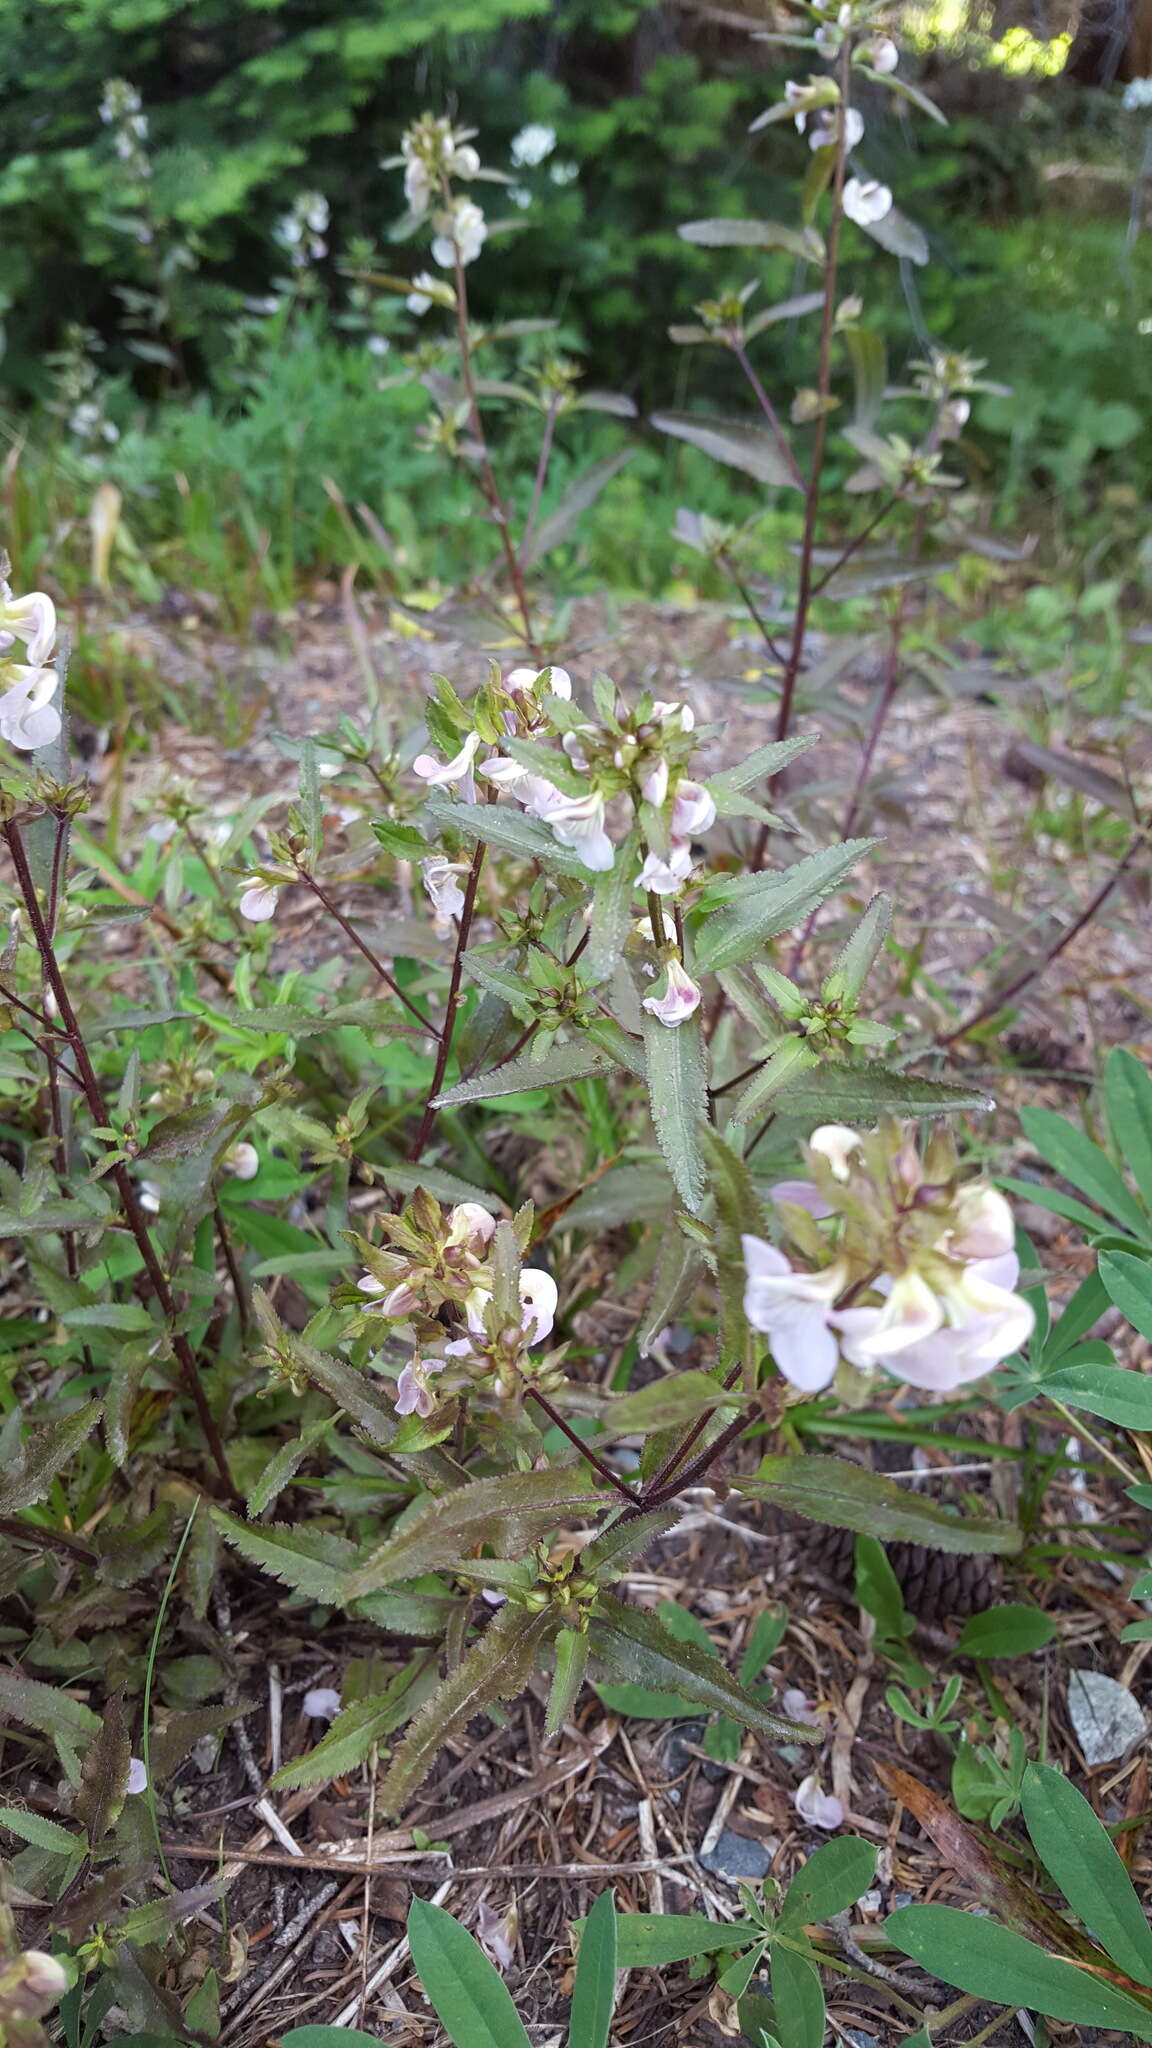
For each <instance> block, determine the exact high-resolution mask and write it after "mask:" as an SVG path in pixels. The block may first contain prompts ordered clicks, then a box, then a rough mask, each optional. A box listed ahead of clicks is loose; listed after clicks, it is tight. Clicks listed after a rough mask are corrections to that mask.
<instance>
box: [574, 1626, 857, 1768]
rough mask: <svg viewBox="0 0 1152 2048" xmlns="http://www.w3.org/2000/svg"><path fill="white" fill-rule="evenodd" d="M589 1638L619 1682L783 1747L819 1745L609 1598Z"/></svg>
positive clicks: (686, 1645)
mask: <svg viewBox="0 0 1152 2048" xmlns="http://www.w3.org/2000/svg"><path fill="white" fill-rule="evenodd" d="M590 1634H591V1637H592V1643H593V1647H594V1648H595V1650H596V1651H597V1653H598V1655H599V1656H601V1657H603V1658H604V1659H605V1661H606V1662H607V1663H609V1664H610V1665H611V1666H612V1667H613V1668H614V1669H615V1670H616V1671H618V1672H619V1674H620V1675H621V1677H623V1678H626V1679H629V1680H631V1681H633V1682H634V1683H637V1684H640V1685H645V1686H653V1687H655V1688H656V1689H657V1690H658V1691H662V1692H674V1693H679V1694H680V1695H682V1697H683V1698H685V1699H688V1700H694V1701H695V1702H696V1703H697V1704H698V1705H700V1706H703V1707H708V1708H710V1709H711V1710H712V1711H713V1712H714V1713H721V1714H729V1715H731V1717H732V1719H733V1720H736V1721H739V1722H740V1723H741V1724H742V1726H744V1727H745V1728H754V1729H757V1730H758V1731H759V1732H760V1733H761V1734H763V1735H775V1736H776V1737H777V1739H778V1740H782V1741H785V1742H812V1741H817V1742H818V1741H819V1740H820V1733H819V1730H818V1729H814V1728H808V1727H803V1726H801V1724H800V1723H799V1722H795V1721H788V1720H786V1719H784V1717H783V1716H781V1715H778V1714H773V1713H770V1712H769V1710H768V1708H767V1707H765V1706H764V1705H763V1704H762V1703H761V1701H760V1700H758V1699H757V1698H756V1697H755V1695H754V1694H753V1693H751V1692H749V1691H748V1689H747V1687H745V1686H743V1685H741V1684H740V1681H739V1679H737V1678H733V1677H732V1676H731V1674H730V1673H729V1672H727V1671H726V1670H725V1669H724V1666H723V1665H722V1664H721V1662H720V1660H719V1658H718V1657H716V1656H715V1655H712V1656H709V1655H708V1654H707V1653H706V1652H705V1651H704V1650H702V1649H701V1648H700V1647H699V1646H698V1645H697V1644H696V1643H692V1642H684V1641H681V1640H678V1639H677V1638H676V1637H675V1636H674V1635H672V1634H671V1632H670V1631H669V1630H668V1629H667V1628H666V1627H665V1625H664V1623H663V1622H662V1621H661V1620H659V1619H658V1617H657V1616H656V1615H654V1614H650V1613H649V1612H648V1611H647V1610H646V1609H644V1608H641V1607H625V1606H624V1605H623V1604H622V1603H621V1602H620V1601H619V1600H616V1599H614V1598H613V1597H612V1595H611V1594H610V1593H604V1594H601V1596H600V1602H599V1606H598V1608H597V1611H596V1613H595V1615H594V1616H593V1619H592V1622H591V1626H590Z"/></svg>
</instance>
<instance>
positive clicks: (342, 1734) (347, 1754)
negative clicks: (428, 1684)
mask: <svg viewBox="0 0 1152 2048" xmlns="http://www.w3.org/2000/svg"><path fill="white" fill-rule="evenodd" d="M427 1664H428V1659H427V1653H426V1654H425V1658H424V1660H423V1663H422V1664H421V1663H417V1664H409V1665H406V1666H405V1667H404V1669H403V1670H402V1671H401V1672H399V1673H398V1674H397V1676H396V1677H395V1678H394V1679H393V1681H392V1683H391V1685H389V1686H388V1687H387V1689H386V1690H385V1691H384V1692H382V1693H373V1694H372V1695H371V1696H370V1697H369V1698H368V1699H363V1700H354V1701H353V1702H352V1704H351V1706H347V1707H345V1708H344V1710H343V1712H342V1713H339V1714H337V1716H336V1719H335V1720H334V1721H333V1723H332V1726H331V1727H330V1728H329V1730H328V1732H327V1734H326V1735H324V1736H323V1737H322V1738H321V1740H320V1741H319V1742H318V1743H317V1744H316V1746H315V1748H313V1749H310V1750H309V1751H308V1754H307V1756H301V1757H296V1758H295V1760H294V1761H293V1762H292V1763H290V1764H284V1765H283V1767H282V1768H281V1769H280V1770H278V1771H277V1773H276V1775H275V1777H274V1778H272V1779H270V1781H269V1783H270V1786H271V1789H272V1790H273V1791H274V1792H295V1791H298V1790H299V1789H300V1788H301V1787H302V1786H308V1785H330V1784H331V1782H332V1780H333V1778H342V1777H344V1775H345V1774H346V1772H348V1771H355V1770H358V1769H359V1767H360V1765H361V1764H362V1763H364V1762H365V1761H366V1759H367V1758H368V1757H369V1756H370V1755H371V1753H372V1749H373V1746H374V1744H376V1743H378V1742H382V1741H383V1740H384V1738H385V1737H386V1736H388V1735H391V1734H392V1732H393V1730H394V1729H396V1728H399V1727H400V1725H401V1723H402V1722H404V1721H407V1720H409V1719H410V1718H411V1715H412V1713H413V1710H414V1708H415V1707H417V1706H418V1705H419V1704H420V1694H418V1693H416V1692H415V1691H414V1685H415V1682H416V1680H417V1678H418V1675H419V1673H420V1671H421V1669H422V1668H427ZM433 1676H434V1674H433Z"/></svg>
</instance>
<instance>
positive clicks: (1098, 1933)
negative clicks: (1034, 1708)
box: [1020, 1764, 1152, 1985]
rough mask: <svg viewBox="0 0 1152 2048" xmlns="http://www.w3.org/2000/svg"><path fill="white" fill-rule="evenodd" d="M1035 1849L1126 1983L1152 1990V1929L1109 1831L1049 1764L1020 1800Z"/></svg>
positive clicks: (1035, 1769)
mask: <svg viewBox="0 0 1152 2048" xmlns="http://www.w3.org/2000/svg"><path fill="white" fill-rule="evenodd" d="M1020 1805H1021V1810H1022V1812H1023V1815H1024V1825H1025V1827H1026V1828H1027V1830H1028V1833H1029V1834H1030V1835H1031V1837H1032V1845H1033V1847H1034V1849H1035V1850H1036V1853H1037V1855H1038V1856H1039V1857H1040V1860H1041V1862H1042V1863H1043V1864H1044V1866H1045V1869H1046V1870H1047V1871H1048V1873H1049V1875H1050V1876H1051V1877H1054V1878H1055V1880H1056V1883H1057V1884H1058V1885H1059V1887H1060V1889H1061V1891H1062V1892H1063V1894H1064V1897H1065V1898H1066V1899H1067V1901H1068V1904H1069V1905H1070V1906H1071V1908H1072V1910H1073V1912H1074V1913H1076V1914H1078V1915H1079V1917H1080V1919H1081V1920H1082V1921H1083V1922H1084V1925H1085V1927H1087V1929H1088V1931H1089V1933H1090V1934H1092V1935H1093V1936H1094V1937H1095V1939H1096V1940H1097V1941H1098V1942H1100V1943H1102V1945H1103V1946H1104V1947H1105V1948H1106V1949H1107V1951H1108V1953H1109V1955H1110V1956H1111V1958H1112V1960H1113V1962H1114V1963H1115V1964H1117V1966H1118V1967H1119V1968H1120V1969H1121V1970H1122V1971H1123V1972H1124V1975H1125V1976H1126V1977H1134V1978H1135V1979H1136V1981H1137V1983H1139V1984H1148V1985H1152V1928H1150V1927H1149V1925H1148V1921H1147V1919H1146V1918H1145V1914H1144V1908H1143V1906H1142V1905H1141V1903H1140V1900H1139V1899H1138V1898H1137V1896H1136V1893H1135V1891H1134V1890H1133V1887H1132V1880H1131V1878H1130V1877H1129V1875H1128V1872H1127V1871H1126V1870H1125V1868H1124V1865H1123V1863H1122V1861H1121V1859H1120V1857H1119V1855H1118V1853H1117V1851H1116V1847H1115V1845H1114V1843H1113V1841H1112V1838H1111V1836H1110V1835H1109V1833H1108V1831H1107V1829H1106V1828H1105V1827H1104V1826H1103V1825H1102V1824H1101V1822H1100V1821H1099V1820H1098V1819H1097V1817H1096V1815H1095V1813H1094V1812H1093V1811H1092V1808H1091V1807H1090V1806H1089V1804H1088V1801H1087V1800H1086V1799H1085V1797H1084V1795H1083V1793H1082V1792H1078V1791H1077V1790H1076V1787H1075V1786H1074V1785H1070V1784H1069V1782H1068V1780H1067V1778H1066V1777H1065V1776H1064V1775H1063V1773H1062V1772H1061V1771H1056V1770H1053V1769H1052V1767H1051V1765H1049V1764H1029V1766H1028V1768H1027V1770H1026V1771H1025V1773H1024V1783H1023V1787H1022V1790H1021V1795H1020Z"/></svg>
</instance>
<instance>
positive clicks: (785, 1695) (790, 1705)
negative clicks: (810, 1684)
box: [780, 1685, 820, 1728]
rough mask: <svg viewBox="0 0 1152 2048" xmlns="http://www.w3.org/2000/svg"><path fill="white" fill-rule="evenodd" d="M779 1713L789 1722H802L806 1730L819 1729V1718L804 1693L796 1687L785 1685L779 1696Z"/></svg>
mask: <svg viewBox="0 0 1152 2048" xmlns="http://www.w3.org/2000/svg"><path fill="white" fill-rule="evenodd" d="M780 1711H781V1713H782V1714H787V1716H788V1719H789V1720H790V1721H802V1722H803V1723H804V1726H805V1727H806V1728H819V1726H820V1716H819V1714H818V1713H817V1712H816V1709H815V1707H814V1706H813V1705H812V1702H811V1700H810V1699H809V1698H808V1695H807V1693H806V1692H802V1691H801V1690H800V1687H799V1686H798V1685H787V1686H785V1688H784V1691H783V1692H782V1693H781V1695H780Z"/></svg>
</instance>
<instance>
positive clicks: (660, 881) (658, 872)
mask: <svg viewBox="0 0 1152 2048" xmlns="http://www.w3.org/2000/svg"><path fill="white" fill-rule="evenodd" d="M691 873H692V849H691V847H690V846H683V845H680V846H678V845H676V844H675V842H674V843H673V845H672V847H671V848H670V850H669V854H668V858H667V860H665V859H664V857H663V855H662V854H659V853H650V854H648V856H647V858H646V859H645V862H644V865H643V867H642V868H641V870H640V873H639V875H638V876H637V878H636V886H637V888H639V889H645V890H647V889H650V890H651V891H652V894H653V895H654V896H679V894H680V891H681V890H682V889H683V887H684V884H685V882H686V881H687V880H688V877H689V875H690V874H691Z"/></svg>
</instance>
